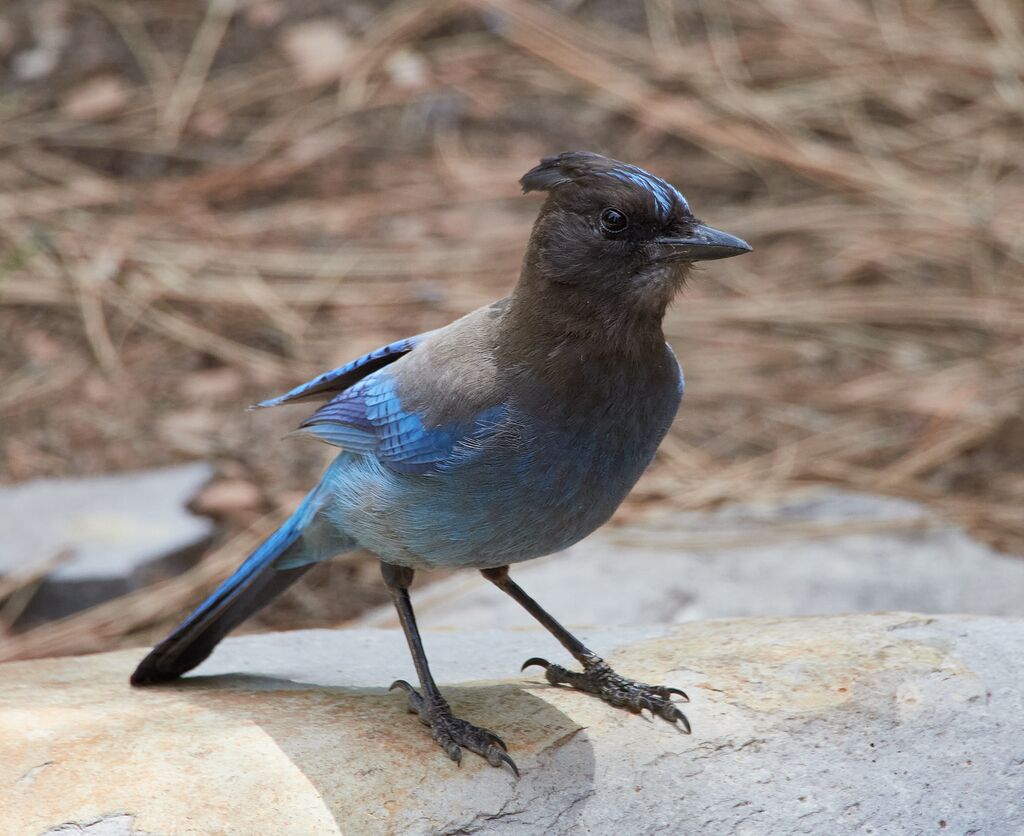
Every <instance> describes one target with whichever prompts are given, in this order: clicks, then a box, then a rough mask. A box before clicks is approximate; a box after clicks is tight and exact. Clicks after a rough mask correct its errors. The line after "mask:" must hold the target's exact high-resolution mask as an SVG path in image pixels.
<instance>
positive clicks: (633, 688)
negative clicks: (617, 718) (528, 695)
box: [522, 656, 691, 734]
mask: <svg viewBox="0 0 1024 836" xmlns="http://www.w3.org/2000/svg"><path fill="white" fill-rule="evenodd" d="M531 665H538V666H540V667H542V668H544V678H545V679H547V681H548V682H550V683H551V684H552V685H568V686H569V687H570V688H575V689H576V690H577V691H586V692H587V693H588V694H596V695H597V696H599V697H600V698H601V699H603V700H604V701H605V702H607V703H610V704H611V705H615V706H619V707H620V708H625V709H627V710H628V711H632V712H633V713H634V714H641V713H643V711H644V709H647V710H648V711H650V712H651V714H652V715H653V716H657V717H661V718H662V719H664V720H667V721H668V722H670V723H673V724H674V723H679V725H680V727H681V728H682V730H683V731H684V732H685V733H686V734H690V731H691V729H690V721H689V720H687V719H686V715H685V714H683V712H682V711H680V710H679V708H678V707H677V705H676V703H675V702H673V701H672V697H673V696H675V697H679V699H680V701H681V702H689V701H690V698H689V697H688V696H687V695H686V692H684V691H680V690H679V689H678V688H669V687H666V686H664V685H647V684H646V683H643V682H636V681H635V680H632V679H626V677H624V676H620V675H619V674H617V673H616V672H615V671H614V670H612V668H611V667H610V666H609V665H608V663H607V662H605V661H604V660H603V659H600V658H598V657H597V656H593V657H591V658H589V659H587V660H586V662H585V663H584V666H583V671H571V670H568V669H566V668H563V667H562V666H561V665H554V664H552V663H551V662H549V661H547V660H546V659H540V658H538V657H536V656H535V657H533V658H532V659H527V660H526V661H525V662H524V663H523V667H522V670H526V668H528V667H530V666H531Z"/></svg>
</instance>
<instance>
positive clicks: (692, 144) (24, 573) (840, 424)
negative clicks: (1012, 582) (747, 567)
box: [0, 0, 1024, 659]
mask: <svg viewBox="0 0 1024 836" xmlns="http://www.w3.org/2000/svg"><path fill="white" fill-rule="evenodd" d="M1022 78H1024V27H1022V15H1021V7H1020V5H1019V4H1018V3H1016V2H1014V0H973V2H966V0H965V2H957V3H949V2H938V0H875V2H867V0H865V1H864V2H850V0H808V2H793V0H765V2H760V3H756V4H755V3H747V2H742V0H718V2H706V0H676V1H675V2H673V0H646V2H632V3H624V2H612V0H596V1H595V2H588V1H587V0H560V2H553V3H552V2H530V1H529V0H466V1H465V2H443V1H442V2H427V0H401V1H400V2H390V3H388V2H384V0H380V1H379V2H377V1H376V0H364V1H363V2H345V3H332V2H327V1H326V0H291V1H290V2H289V0H211V2H208V3H201V2H195V1H194V0H142V1H138V0H137V1H135V2H129V0H6V2H5V3H4V4H3V5H2V7H0V332H2V334H3V340H2V344H0V381H2V385H0V427H2V432H0V480H2V481H3V482H4V483H5V484H6V485H7V486H8V488H6V489H10V486H19V485H23V484H24V483H27V482H28V481H29V480H34V479H38V478H40V477H53V478H60V479H67V478H71V477H81V476H97V475H102V474H110V473H119V472H123V471H135V470H139V469H146V468H156V467H163V466H167V465H175V464H180V463H184V462H190V461H207V462H210V463H212V465H213V472H214V473H215V477H214V481H213V482H212V483H211V484H210V485H209V486H208V487H206V488H205V489H204V490H202V492H201V493H199V495H198V496H197V497H196V498H195V499H194V500H193V502H192V508H193V510H194V511H196V512H198V513H200V514H203V515H206V516H208V517H210V518H212V519H213V520H214V521H215V522H216V528H215V531H214V533H213V536H212V538H211V539H209V540H208V541H207V542H205V543H204V544H203V547H202V549H201V552H202V555H201V558H202V559H201V560H200V561H199V562H198V563H196V564H195V565H194V566H192V568H189V569H188V570H187V571H185V572H184V573H182V574H180V575H177V576H175V577H173V578H170V579H166V580H163V581H161V582H159V583H157V584H155V585H149V586H145V587H143V588H140V589H137V590H134V591H131V592H129V594H127V595H124V596H121V597H118V598H116V599H114V600H112V601H108V602H106V603H102V604H100V605H99V606H96V607H92V608H89V609H86V610H84V611H81V612H78V613H75V614H72V615H69V616H67V617H65V618H63V619H60V620H57V621H51V622H48V623H44V624H36V625H32V624H28V625H26V624H25V623H24V622H19V616H20V615H22V613H23V612H24V611H25V608H26V607H27V606H28V604H29V603H30V601H31V598H32V596H33V595H34V594H35V592H36V590H37V589H38V588H39V583H40V581H41V579H42V578H44V577H45V576H46V574H47V573H48V572H50V571H51V570H52V569H53V567H54V566H55V565H56V564H58V563H59V562H60V561H62V560H65V559H67V557H68V556H67V555H66V554H61V553H56V554H49V553H38V554H35V553H28V554H17V555H13V558H14V560H13V562H14V564H16V566H15V569H14V570H13V571H10V572H9V573H8V575H7V576H6V577H2V578H0V602H2V603H0V630H2V632H0V658H7V659H9V658H19V657H28V656H39V655H49V654H54V653H77V652H86V651H93V650H100V649H105V648H108V647H114V646H118V645H123V644H142V643H146V642H148V641H150V640H152V639H153V638H155V637H157V636H158V634H161V633H163V632H164V631H165V630H166V629H168V628H169V627H170V626H172V625H173V623H175V622H176V621H177V619H178V618H180V617H181V616H182V615H184V614H185V613H186V612H187V610H189V609H190V608H191V606H192V605H194V604H195V603H197V602H198V601H199V600H200V599H201V598H202V597H203V596H204V594H205V593H206V592H207V591H209V589H211V588H212V586H213V585H214V583H215V582H216V581H217V580H218V579H219V578H221V577H222V576H224V575H225V574H227V573H228V572H229V571H230V569H231V568H233V567H234V565H235V564H236V563H237V562H238V561H239V560H240V559H241V558H242V557H243V556H244V554H245V553H246V552H247V551H248V550H249V549H250V548H251V547H252V545H253V544H254V543H255V542H256V541H257V540H258V539H259V538H260V537H262V536H264V535H265V534H266V533H267V532H269V531H270V530H271V529H272V527H273V526H274V525H275V524H276V523H277V522H278V521H279V520H280V519H281V518H282V516H283V515H284V514H285V513H287V511H288V510H289V509H290V508H292V507H294V505H295V503H296V502H297V501H298V498H300V497H301V496H302V494H303V493H304V492H305V490H307V489H308V488H309V487H310V486H311V485H312V484H313V483H314V481H315V479H316V478H317V476H318V474H319V471H320V468H321V467H322V466H323V465H324V463H325V462H326V461H327V459H328V458H329V457H330V455H331V451H330V449H329V448H325V447H323V446H318V445H316V444H315V443H312V442H299V441H292V440H282V436H283V435H284V434H286V433H287V432H288V431H289V430H291V429H292V428H293V427H294V426H295V425H296V423H297V422H298V420H299V418H300V416H301V414H303V413H301V410H300V411H299V412H295V411H289V410H280V411H270V412H261V413H250V412H246V411H245V406H246V405H247V404H250V403H253V402H255V401H257V400H259V399H261V398H263V397H266V396H269V395H273V394H277V393H279V392H282V391H285V390H287V389H288V388H290V387H291V386H293V385H295V384H296V383H298V382H301V381H302V380H305V379H306V378H307V377H309V376H311V375H313V374H315V373H317V372H319V371H323V370H325V369H328V368H330V367H332V366H335V365H338V364H340V363H341V362H344V361H347V360H348V359H351V358H352V357H354V356H357V355H359V354H361V353H363V352H365V351H368V350H370V349H373V348H375V347H377V346H378V345H381V344H383V343H386V342H388V341H390V340H392V339H395V338H398V337H402V336H406V335H409V334H414V333H418V332H420V331H423V330H426V329H430V328H434V327H437V326H440V325H443V324H445V323H447V322H448V321H450V320H452V319H454V318H456V317H458V316H460V315H461V314H463V313H466V312H468V311H470V310H471V309H473V308H475V307H477V306H479V305H482V304H484V303H486V302H488V301H490V300H493V299H495V298H498V297H500V296H502V295H504V294H505V293H507V292H508V290H509V288H510V287H511V285H512V284H513V282H514V281H515V278H516V276H517V273H518V266H519V260H520V257H521V254H522V251H523V247H524V243H525V241H526V238H527V236H528V234H529V231H530V225H531V222H532V219H533V217H534V215H535V213H536V211H537V208H538V203H539V199H538V198H537V197H536V196H529V197H522V196H520V195H519V189H518V186H517V182H516V181H517V179H518V177H519V176H520V175H521V174H522V173H523V172H525V171H526V170H527V169H528V168H530V167H531V166H532V165H534V164H535V162H536V161H537V159H538V158H539V157H541V156H543V155H547V154H551V153H554V152H558V151H562V150H567V149H588V150H594V151H599V152H603V153H606V154H608V155H610V156H614V157H617V158H619V159H623V160H628V161H630V162H634V163H637V164H640V165H642V166H644V167H646V168H648V169H650V170H651V171H653V172H655V173H657V174H659V175H661V176H663V177H664V178H666V179H668V180H669V181H671V182H672V183H674V184H675V185H677V186H678V187H679V188H680V189H681V190H682V191H683V192H684V194H686V195H687V197H688V198H689V200H690V203H691V205H692V206H693V207H694V209H695V212H696V213H697V215H698V216H699V217H701V218H703V219H704V220H706V221H707V222H709V223H712V224H714V225H715V226H720V227H722V228H724V229H727V230H729V231H731V232H734V233H736V234H738V235H740V236H742V237H743V238H745V239H746V240H748V241H749V242H750V243H751V244H752V245H753V246H754V252H753V254H751V255H749V256H746V257H744V258H739V259H731V260H728V261H723V262H719V263H714V264H711V265H709V266H707V267H704V268H702V269H700V270H699V271H697V272H696V274H695V277H694V279H693V281H692V282H691V283H690V285H689V287H688V288H687V289H686V291H685V293H684V294H683V295H682V296H681V297H680V299H679V300H678V302H677V304H676V305H675V306H674V308H673V309H672V311H671V313H670V315H669V317H668V320H667V323H666V326H667V328H666V330H667V334H668V336H669V339H670V340H671V342H672V344H673V346H674V347H675V350H676V354H677V355H678V357H679V358H680V360H681V362H682V364H683V366H684V368H685V370H686V377H687V394H686V401H685V404H684V407H683V409H682V411H681V413H680V416H679V419H678V420H677V422H676V424H675V426H674V427H673V430H672V432H671V434H670V436H669V438H668V439H667V440H666V442H665V444H664V445H663V447H662V449H661V451H660V452H659V455H658V459H657V462H656V464H655V465H654V466H653V467H652V468H651V470H650V471H649V472H648V474H647V475H646V476H645V477H644V478H643V480H642V481H641V483H640V485H639V486H638V487H637V489H636V490H635V491H634V493H633V495H632V496H631V498H630V499H629V500H628V502H627V504H626V505H625V506H624V507H623V509H622V510H621V511H620V513H619V515H618V516H617V518H616V520H615V521H614V523H621V522H623V521H630V522H632V521H636V520H638V519H643V518H645V516H646V515H651V514H656V513H664V512H665V511H673V510H699V509H708V508H712V507H715V506H717V505H719V504H721V503H725V502H728V501H733V500H746V499H750V498H755V497H765V496H776V495H779V494H784V493H786V492H788V491H792V490H793V489H794V488H799V487H805V486H807V485H812V484H821V483H831V484H838V485H841V486H845V487H848V488H851V489H855V490H862V491H870V492H875V493H884V494H892V495H897V496H903V497H908V498H911V499H914V500H917V501H919V502H922V503H924V504H925V505H927V506H929V507H931V508H933V509H934V510H935V511H936V512H937V513H939V514H941V515H942V516H943V517H945V518H946V519H949V520H951V521H953V522H955V523H957V524H960V525H963V526H965V527H966V528H968V529H969V530H970V531H971V532H972V533H973V534H974V535H975V536H977V537H980V538H981V539H982V540H984V541H986V542H988V543H990V544H992V545H994V546H996V547H997V548H1000V549H1002V550H1005V551H1008V552H1011V553H1016V554H1024V510H1022V504H1024V419H1022V405H1024V339H1022V337H1024V282H1022V280H1021V279H1022V263H1024V234H1022V232H1024V150H1022V137H1024V117H1022V114H1024V81H1022ZM53 513H54V515H55V516H59V513H60V509H59V508H54V511H53ZM44 524H45V523H44ZM10 547H11V546H10V543H9V544H8V545H7V546H4V535H2V534H0V550H3V549H7V548H10ZM9 557H11V555H9ZM385 598H386V596H385V594H384V593H383V590H382V588H381V585H380V583H379V580H378V575H377V570H376V566H375V565H374V562H373V560H372V559H371V558H369V557H367V556H365V555H355V556H350V557H348V558H346V559H345V560H344V561H343V562H339V563H336V564H333V565H331V566H321V567H317V569H316V570H315V571H313V572H310V573H309V574H308V575H307V576H306V577H305V578H304V580H303V581H302V582H301V583H300V584H299V585H297V586H296V587H295V588H294V589H293V590H291V591H290V592H289V593H288V594H287V595H286V596H285V598H284V599H283V600H281V601H279V602H277V603H275V604H274V605H273V606H271V607H270V608H269V609H267V610H266V611H265V612H264V613H263V614H261V615H260V616H259V618H258V619H256V620H255V621H254V623H253V624H251V625H250V627H252V628H256V629H266V628H268V627H276V628H284V627H299V626H320V625H326V624H334V623H338V622H340V621H343V620H345V619H348V618H351V617H353V616H355V615H358V614H359V613H360V612H361V611H363V610H365V609H366V608H367V607H370V606H372V605H375V604H378V603H380V602H381V601H383V600H385Z"/></svg>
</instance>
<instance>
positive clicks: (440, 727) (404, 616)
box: [380, 561, 519, 777]
mask: <svg viewBox="0 0 1024 836" xmlns="http://www.w3.org/2000/svg"><path fill="white" fill-rule="evenodd" d="M380 570H381V574H382V575H383V576H384V583H385V584H386V585H387V588H388V591H389V592H390V593H391V599H392V600H393V601H394V603H395V609H396V610H398V618H399V620H400V621H401V622H402V630H403V631H404V632H405V639H406V641H407V642H409V652H410V653H412V661H413V664H414V665H415V666H416V675H417V676H418V677H419V680H420V688H421V689H422V691H423V693H422V694H420V693H419V692H418V691H417V690H416V689H415V688H413V687H412V685H410V684H409V683H408V682H406V681H405V680H404V679H399V680H397V681H395V682H394V683H392V685H391V689H392V690H393V689H395V688H401V689H403V690H405V691H407V692H408V694H409V711H411V712H412V713H414V714H417V715H418V716H419V718H420V722H421V723H423V724H424V725H425V726H429V727H430V732H431V735H432V736H433V738H434V740H436V741H437V742H438V744H439V745H440V746H441V748H442V749H444V751H445V752H446V753H447V755H448V757H450V758H451V759H452V760H453V761H455V762H456V763H458V764H461V763H462V747H463V746H465V747H466V748H467V749H469V750H470V751H471V752H476V753H477V754H478V755H480V756H481V757H483V758H485V759H486V760H487V762H488V763H489V764H490V765H491V766H501V765H502V764H503V763H507V764H508V765H509V767H510V768H511V769H512V771H513V772H514V773H515V775H516V777H519V770H518V769H517V768H516V765H515V762H514V761H513V760H512V758H510V757H509V756H508V755H507V754H506V752H507V751H508V749H507V747H506V746H505V743H504V741H503V740H502V739H501V738H500V737H498V735H496V734H495V733H494V732H492V731H490V730H489V729H483V728H480V727H478V726H474V725H472V724H471V723H467V722H466V721H465V720H460V719H459V718H458V717H455V716H454V715H453V714H452V710H451V708H450V707H449V706H448V702H447V701H446V700H445V698H444V697H443V696H441V692H440V690H439V689H438V687H437V683H436V682H434V677H433V676H432V675H431V673H430V666H429V665H428V664H427V654H426V652H425V651H424V650H423V641H422V639H421V638H420V631H419V628H418V627H417V626H416V616H415V615H414V614H413V611H412V602H411V601H410V600H409V584H411V583H412V578H413V570H412V569H406V568H404V567H401V566H392V565H391V564H390V563H384V562H383V561H382V562H381V564H380Z"/></svg>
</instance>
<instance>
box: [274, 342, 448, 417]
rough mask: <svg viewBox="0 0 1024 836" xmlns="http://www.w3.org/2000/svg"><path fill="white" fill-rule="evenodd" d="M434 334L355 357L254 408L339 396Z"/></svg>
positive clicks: (391, 344) (396, 343)
mask: <svg viewBox="0 0 1024 836" xmlns="http://www.w3.org/2000/svg"><path fill="white" fill-rule="evenodd" d="M432 333H434V332H433V331H427V332H426V333H423V334H418V335H416V336H415V337H406V338H405V339H404V340H398V341H396V342H393V343H389V344H388V345H385V346H382V347H381V348H378V349H377V350H376V351H371V352H370V353H369V354H364V355H363V356H362V357H358V358H356V359H355V360H353V361H352V362H351V363H347V364H346V365H344V366H339V367H338V368H336V369H331V371H329V372H324V373H323V374H322V375H318V376H317V377H314V378H313V379H312V380H309V381H307V382H305V383H303V384H301V385H300V386H296V387H295V388H294V389H292V390H291V391H290V392H286V393H285V394H283V395H279V396H278V397H276V398H269V399H268V400H265V401H260V402H259V403H258V404H256V406H257V407H267V406H279V405H281V404H283V403H295V402H296V401H305V400H315V399H318V398H320V399H325V398H329V397H332V396H333V395H335V394H337V393H338V392H343V391H344V390H346V389H348V388H349V387H350V386H352V385H353V384H355V383H358V382H359V381H360V380H362V379H363V378H365V377H366V376H367V375H369V374H372V373H373V372H375V371H377V370H378V369H381V368H383V367H384V366H387V365H388V364H390V363H394V362H395V360H397V359H398V358H400V357H402V356H404V355H406V354H408V353H409V352H410V351H412V350H413V349H414V348H415V347H416V346H417V345H419V344H420V343H421V342H423V340H425V339H426V338H427V337H429V336H430V335H431V334H432Z"/></svg>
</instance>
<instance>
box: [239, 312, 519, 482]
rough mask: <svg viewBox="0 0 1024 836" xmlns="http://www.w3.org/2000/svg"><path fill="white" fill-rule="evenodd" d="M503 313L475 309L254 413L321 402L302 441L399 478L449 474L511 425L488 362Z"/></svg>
mask: <svg viewBox="0 0 1024 836" xmlns="http://www.w3.org/2000/svg"><path fill="white" fill-rule="evenodd" d="M501 310H502V307H501V305H500V303H499V304H498V305H491V306H488V307H486V308H481V309H480V310H477V311H474V312H473V313H471V314H468V315H466V316H465V317H463V318H462V319H460V320H457V321H456V322H454V323H452V324H451V325H447V326H445V327H444V328H442V329H439V330H437V331H430V332H427V333H425V334H420V335H419V336H418V337H411V338H409V339H408V340H401V341H399V342H396V343H392V344H391V345H388V346H384V348H380V349H378V350H377V351H374V352H372V353H370V354H367V355H366V356H365V357H361V358H359V359H358V360H356V361H355V362H353V363H349V364H348V365H347V366H342V367H341V368H339V369H335V370H334V371H331V372H327V374H324V375H321V376H320V377H318V378H315V379H314V380H311V381H310V382H309V383H304V384H303V385H302V386H299V387H296V388H295V389H293V390H292V391H291V392H288V393H287V394H285V395H282V396H281V397H279V398H272V399H271V400H268V401H264V402H263V403H261V404H259V405H260V406H276V405H277V404H281V403H292V402H295V401H298V400H302V399H306V398H313V397H317V396H321V397H325V396H326V397H327V398H330V400H328V402H327V403H326V404H324V405H323V406H321V407H320V408H319V409H318V410H317V411H316V412H314V413H313V414H312V415H311V416H310V417H309V418H308V419H307V420H306V421H304V422H303V424H302V426H301V427H300V428H299V430H298V432H299V433H300V434H304V435H312V436H314V437H316V438H318V439H320V440H321V441H326V442H327V443H328V444H333V445H334V446H336V447H340V448H342V449H343V450H346V451H348V452H351V453H356V454H358V455H372V456H374V457H376V458H377V459H378V460H379V461H380V462H381V464H383V465H384V466H386V467H388V468H390V469H391V470H394V471H396V472H399V473H413V474H422V473H429V472H434V471H438V470H442V469H445V468H449V467H454V466H456V465H458V464H460V463H464V462H466V461H468V460H470V459H472V458H473V456H474V454H475V453H476V452H477V451H478V450H480V449H482V448H483V447H484V446H485V441H486V440H487V439H489V438H492V437H494V436H495V435H496V434H497V433H498V432H499V431H501V430H502V429H503V428H507V427H508V426H509V425H510V422H509V421H508V415H507V412H508V408H507V406H505V404H506V399H505V398H504V397H503V392H502V390H501V387H500V386H499V385H497V383H496V375H495V374H494V368H493V363H492V362H491V360H490V358H491V355H492V352H491V348H490V346H491V335H492V333H493V328H494V326H495V317H496V316H497V315H499V314H500V311H501ZM396 361H400V362H396Z"/></svg>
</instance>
